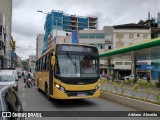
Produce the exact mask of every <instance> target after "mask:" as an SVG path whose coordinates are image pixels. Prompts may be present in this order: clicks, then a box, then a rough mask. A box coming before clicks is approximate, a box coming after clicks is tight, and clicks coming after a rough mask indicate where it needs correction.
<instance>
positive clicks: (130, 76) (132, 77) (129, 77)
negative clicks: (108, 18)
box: [124, 75, 134, 80]
mask: <svg viewBox="0 0 160 120" xmlns="http://www.w3.org/2000/svg"><path fill="white" fill-rule="evenodd" d="M129 79H134V75H129V76H125V77H124V80H129Z"/></svg>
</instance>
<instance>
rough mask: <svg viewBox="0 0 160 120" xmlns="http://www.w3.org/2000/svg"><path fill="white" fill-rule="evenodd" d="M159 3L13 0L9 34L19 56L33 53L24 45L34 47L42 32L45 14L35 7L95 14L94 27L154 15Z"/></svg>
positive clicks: (146, 0)
mask: <svg viewBox="0 0 160 120" xmlns="http://www.w3.org/2000/svg"><path fill="white" fill-rule="evenodd" d="M159 4H160V1H159V0H154V1H153V0H13V16H12V25H13V26H12V29H13V31H12V36H13V38H14V39H15V40H16V43H17V45H18V46H20V48H19V49H17V50H16V51H17V53H18V54H19V55H22V57H23V58H28V55H29V54H33V53H34V54H35V50H33V49H32V50H30V49H29V48H28V46H33V47H34V48H35V47H36V37H37V35H38V34H40V33H44V22H45V17H46V15H45V14H42V13H38V12H37V10H42V11H44V12H46V13H47V12H50V11H51V10H53V9H54V10H61V11H63V12H64V13H67V14H76V15H78V16H88V15H91V16H97V17H98V26H99V27H98V29H102V28H103V26H105V25H107V26H111V25H115V24H125V23H129V22H138V21H139V20H140V18H141V19H143V20H145V19H147V17H148V16H147V13H148V11H150V12H151V14H152V15H154V16H156V14H157V12H158V10H160V8H159ZM155 13H156V14H155ZM33 51H34V52H33Z"/></svg>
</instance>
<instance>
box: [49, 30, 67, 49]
mask: <svg viewBox="0 0 160 120" xmlns="http://www.w3.org/2000/svg"><path fill="white" fill-rule="evenodd" d="M69 34H70V32H65V31H63V30H53V31H52V32H51V33H50V35H49V36H48V49H49V48H50V47H52V46H53V44H55V43H64V39H65V37H66V36H67V35H69Z"/></svg>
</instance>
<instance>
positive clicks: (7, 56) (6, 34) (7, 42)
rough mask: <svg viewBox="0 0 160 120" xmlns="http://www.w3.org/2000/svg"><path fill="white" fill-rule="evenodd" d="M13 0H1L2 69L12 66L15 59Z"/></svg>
mask: <svg viewBox="0 0 160 120" xmlns="http://www.w3.org/2000/svg"><path fill="white" fill-rule="evenodd" d="M11 27H12V0H0V69H3V68H7V67H11V59H13V57H14V56H13V55H14V52H13V49H12V47H13V40H12V37H11Z"/></svg>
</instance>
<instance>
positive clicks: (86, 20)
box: [44, 10, 98, 51]
mask: <svg viewBox="0 0 160 120" xmlns="http://www.w3.org/2000/svg"><path fill="white" fill-rule="evenodd" d="M97 21H98V18H97V17H95V16H78V15H75V14H74V15H71V14H66V13H64V12H63V11H57V10H52V11H51V12H50V13H48V14H47V17H46V21H45V25H44V26H45V36H44V51H46V50H47V45H48V37H49V36H50V33H51V32H52V31H53V30H61V31H65V32H73V31H79V30H83V29H97ZM57 36H58V35H57ZM49 44H50V43H49Z"/></svg>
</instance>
